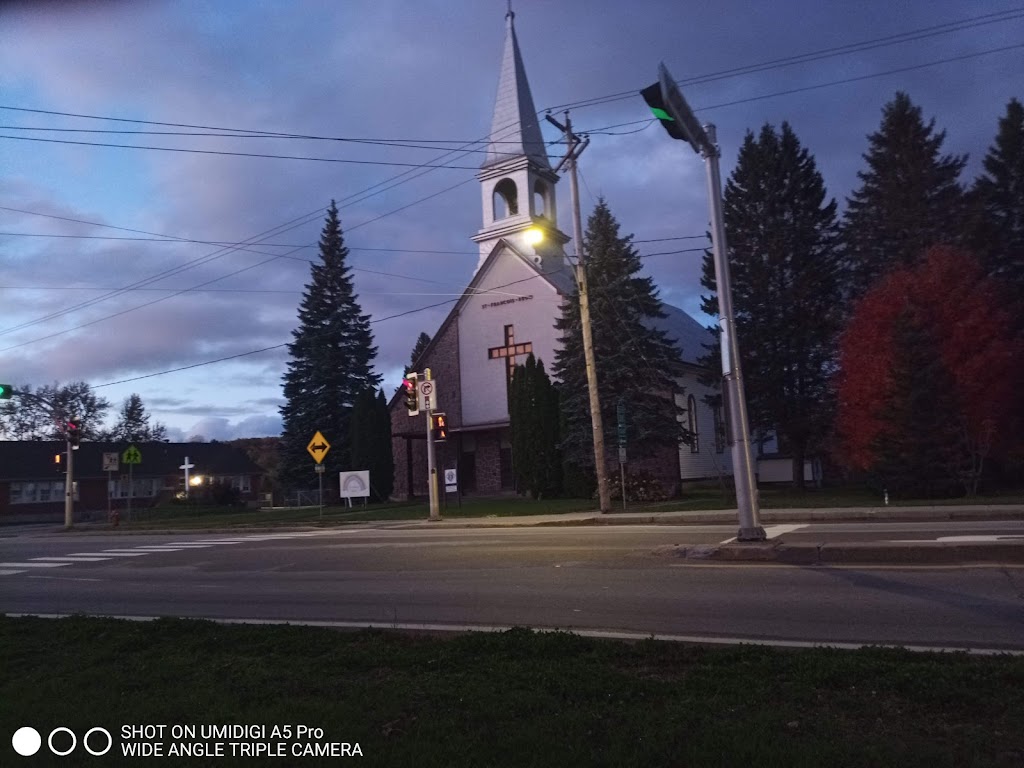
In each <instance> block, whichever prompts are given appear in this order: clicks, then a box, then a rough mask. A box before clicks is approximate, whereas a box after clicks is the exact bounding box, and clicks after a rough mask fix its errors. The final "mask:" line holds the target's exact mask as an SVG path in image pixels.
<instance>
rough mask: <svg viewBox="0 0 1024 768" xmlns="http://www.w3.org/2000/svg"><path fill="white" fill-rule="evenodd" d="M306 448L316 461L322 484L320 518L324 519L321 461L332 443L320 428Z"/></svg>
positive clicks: (317, 472)
mask: <svg viewBox="0 0 1024 768" xmlns="http://www.w3.org/2000/svg"><path fill="white" fill-rule="evenodd" d="M306 450H307V451H308V452H309V455H310V456H312V457H313V461H315V462H316V476H317V479H318V481H319V485H320V519H321V520H323V519H324V465H323V464H321V462H322V461H323V460H324V459H325V458H326V457H327V452H328V451H329V450H331V444H330V443H328V442H327V438H325V437H324V436H323V435H321V434H320V430H319V429H318V430H317V431H316V434H315V435H313V439H312V440H310V441H309V445H307V446H306Z"/></svg>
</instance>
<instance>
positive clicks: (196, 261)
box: [0, 123, 515, 352]
mask: <svg viewBox="0 0 1024 768" xmlns="http://www.w3.org/2000/svg"><path fill="white" fill-rule="evenodd" d="M514 127H515V123H510V124H509V125H507V126H504V127H502V128H501V129H499V130H497V131H492V132H491V134H489V136H490V135H495V134H501V133H503V132H504V131H506V130H509V129H511V128H514ZM485 140H486V139H481V141H485ZM456 152H457V150H450V151H448V152H446V153H444V154H443V155H441V156H440V158H438V159H443V158H444V157H448V156H449V155H453V154H456ZM416 170H418V171H419V173H418V174H415V175H414V176H413V177H412V178H417V177H418V176H420V175H423V174H425V173H429V172H430V170H431V169H430V168H428V167H423V168H418V169H416ZM410 173H412V171H405V172H403V173H402V174H398V175H397V176H395V177H393V178H392V180H394V179H400V178H401V177H402V176H405V175H408V174H410ZM408 180H411V179H406V181H408ZM472 180H473V179H472V177H470V178H468V179H465V180H464V181H461V182H458V183H457V184H454V185H452V186H450V187H446V188H445V189H442V190H440V191H438V192H435V193H433V194H431V195H427V196H426V197H423V198H420V199H418V200H415V201H413V202H412V203H409V204H407V205H404V206H401V207H399V208H396V209H394V210H391V211H388V212H387V213H384V214H381V215H380V216H377V217H375V218H373V219H369V220H368V221H364V222H360V223H359V224H356V225H354V226H352V227H349V228H348V231H352V230H353V229H358V228H359V227H361V226H365V225H366V224H370V223H372V222H374V221H378V220H379V219H382V218H384V217H386V216H390V215H392V214H394V213H398V212H399V211H402V210H405V209H407V208H410V207H412V206H413V205H417V204H418V203H421V202H424V201H425V200H429V199H431V198H433V197H437V196H438V195H440V194H443V193H445V192H447V191H449V190H451V189H454V188H456V187H458V186H461V185H462V184H466V183H468V182H469V181H472ZM388 181H390V180H386V181H385V182H382V183H388ZM399 183H404V182H399ZM374 186H380V184H377V185H374ZM392 186H395V185H392ZM369 189H373V187H369V188H368V190H369ZM381 191H384V190H378V191H377V192H374V193H373V194H379V192H381ZM356 194H357V195H359V194H362V193H356ZM350 197H354V195H353V196H350ZM364 199H366V197H365V196H364V197H361V198H359V200H356V201H353V202H352V203H349V205H351V204H354V202H360V201H362V200H364ZM322 211H323V209H322V208H319V209H317V210H316V211H314V212H312V213H310V214H307V215H306V216H303V217H299V219H293V220H292V221H291V222H287V223H286V225H281V226H279V227H276V228H274V229H272V230H267V232H264V233H261V235H256V236H253V238H249V240H253V239H255V238H257V237H262V238H263V239H266V238H267V237H272V236H275V235H277V234H282V233H283V232H286V231H289V230H290V229H294V228H295V227H298V226H302V225H303V224H306V223H309V221H311V220H312V219H311V217H314V216H319V215H321V214H322ZM30 213H31V212H30ZM42 215H46V214H42ZM294 222H298V223H294ZM268 233H269V234H268ZM145 234H154V233H145ZM264 235H265V237H263V236H264ZM303 247H305V246H303ZM233 250H236V248H235V247H234V246H231V247H229V248H226V249H221V250H220V251H217V252H214V253H213V254H209V255H208V256H204V257H199V258H197V259H193V260H192V261H191V262H187V263H186V264H185V265H183V266H181V267H178V268H175V269H172V270H165V271H164V272H163V273H160V274H159V275H156V276H154V277H152V278H148V279H146V280H142V281H137V282H136V283H133V284H132V285H130V286H127V287H126V290H127V289H130V288H134V287H138V286H140V285H148V284H150V283H152V282H156V281H157V280H159V279H162V278H163V277H170V276H172V275H175V274H178V273H180V272H182V271H185V270H187V269H191V268H192V267H193V266H198V265H199V264H204V263H207V262H209V261H212V260H214V259H217V258H220V257H222V256H224V255H226V253H230V252H232V251H233ZM296 250H298V249H296ZM293 252H294V251H293ZM279 258H290V254H289V253H284V254H277V255H274V256H272V257H271V258H269V259H265V260H263V261H261V262H259V263H257V264H254V265H251V266H249V267H244V268H242V269H239V270H235V271H234V272H231V273H229V274H227V275H222V276H220V277H218V278H215V279H213V280H208V281H206V282H204V283H200V284H199V285H198V286H194V287H196V288H199V287H203V286H206V285H209V284H211V283H214V282H217V281H219V280H223V279H226V278H228V277H233V276H235V275H238V274H241V273H242V272H247V271H248V270H250V269H254V268H256V267H259V266H263V265H264V264H268V263H270V262H271V261H274V260H276V259H279ZM291 258H294V257H291ZM353 269H355V268H353ZM362 271H367V272H373V270H362ZM379 274H386V273H379ZM397 277H402V276H397ZM423 280H424V281H425V282H433V283H438V281H434V280H428V279H425V278H423ZM438 284H441V283H438ZM186 291H187V289H186ZM186 291H180V292H178V293H174V294H171V295H170V296H163V297H161V298H159V299H154V300H153V301H150V302H146V303H144V304H140V305H137V306H135V307H131V308H129V309H126V310H122V311H120V312H115V313H113V314H111V315H106V316H104V317H102V318H98V319H96V320H92V321H90V322H87V323H82V324H79V325H77V326H73V327H71V328H66V329H64V330H62V331H58V332H56V333H52V334H49V335H47V336H41V337H38V338H35V339H30V340H29V341H26V342H22V343H20V344H16V345H13V346H10V347H5V348H3V349H0V352H5V351H8V350H11V349H16V348H18V347H22V346H26V345H28V344H33V343H36V342H38V341H45V340H47V339H51V338H54V337H56V336H61V335H64V334H65V333H70V332H71V331H75V330H79V329H81V328H84V327H86V326H89V325H94V324H96V323H98V322H102V321H104V320H109V319H111V318H114V317H119V316H121V315H124V314H126V313H128V312H133V311H135V310H137V309H143V308H144V307H148V306H151V305H153V304H157V303H160V302H162V301H166V300H167V299H170V298H174V297H175V296H177V295H180V294H181V293H185V292H186ZM122 292H123V291H120V292H114V293H112V294H108V295H105V296H100V297H97V298H95V299H91V300H89V301H86V302H82V303H80V304H78V305H76V306H74V307H71V308H67V309H64V310H61V311H59V312H56V313H51V314H50V315H47V316H46V317H43V318H37V319H36V320H32V321H28V322H26V323H22V324H21V325H19V326H15V327H12V328H8V329H5V330H3V331H0V335H3V334H5V333H8V332H11V331H15V330H20V329H21V328H25V327H28V326H30V325H35V324H38V323H39V322H44V321H46V320H50V319H54V318H55V317H59V316H61V315H64V314H68V313H70V312H73V311H75V310H76V309H81V308H85V307H88V306H91V305H92V304H96V303H98V302H100V301H104V300H105V299H107V298H110V297H112V296H115V295H119V294H120V293H122Z"/></svg>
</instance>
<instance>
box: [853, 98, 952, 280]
mask: <svg viewBox="0 0 1024 768" xmlns="http://www.w3.org/2000/svg"><path fill="white" fill-rule="evenodd" d="M945 138H946V133H945V131H939V132H936V131H935V120H934V119H932V120H931V121H930V122H929V123H927V124H925V122H924V120H923V118H922V117H921V108H920V107H916V106H914V105H913V103H911V101H910V97H909V96H907V94H905V93H902V92H898V93H897V94H896V97H895V98H894V99H893V100H892V101H891V102H889V103H888V104H886V105H885V107H884V108H883V109H882V125H881V127H880V128H879V130H878V131H877V132H875V133H873V134H871V135H870V136H869V137H868V141H869V143H870V144H869V147H868V151H867V153H866V154H865V155H864V160H865V161H866V162H867V164H868V167H867V170H865V171H860V172H858V174H857V177H858V178H859V179H860V180H861V186H860V187H859V188H858V189H857V190H855V191H854V193H853V195H852V197H850V198H849V199H848V201H847V209H846V215H845V218H844V221H843V239H844V242H845V246H846V251H847V254H846V255H847V268H848V271H849V274H848V281H849V285H848V293H849V296H850V297H851V298H854V299H856V298H859V297H860V296H861V295H863V294H864V292H865V291H866V290H867V289H868V288H869V287H870V286H871V285H872V284H873V283H875V282H876V281H877V280H878V279H879V278H880V277H882V276H883V275H885V274H886V273H888V272H890V271H892V270H893V269H896V268H899V267H904V266H911V265H913V264H916V263H917V262H918V261H919V260H920V258H921V256H922V255H923V253H924V251H925V249H926V248H927V247H928V246H930V245H934V244H951V243H956V242H958V241H959V240H960V239H962V232H961V229H962V223H961V221H962V218H963V213H964V199H963V190H962V189H961V187H960V183H959V177H960V172H961V171H962V170H963V167H964V165H965V164H966V162H967V157H966V156H955V155H941V154H940V151H941V149H942V143H943V141H944V140H945Z"/></svg>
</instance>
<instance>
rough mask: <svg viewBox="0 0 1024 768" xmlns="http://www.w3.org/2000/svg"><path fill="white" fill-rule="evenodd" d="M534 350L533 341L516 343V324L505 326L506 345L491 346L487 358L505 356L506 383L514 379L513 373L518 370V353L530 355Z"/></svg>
mask: <svg viewBox="0 0 1024 768" xmlns="http://www.w3.org/2000/svg"><path fill="white" fill-rule="evenodd" d="M531 352H533V342H532V341H527V342H525V343H522V344H516V329H515V326H514V325H506V326H505V346H503V347H491V348H490V349H488V350H487V358H488V359H489V360H497V359H499V358H505V360H506V361H507V363H506V366H505V385H506V386H508V384H509V383H510V382H511V381H512V374H513V373H515V370H516V357H517V356H518V355H528V354H530V353H531Z"/></svg>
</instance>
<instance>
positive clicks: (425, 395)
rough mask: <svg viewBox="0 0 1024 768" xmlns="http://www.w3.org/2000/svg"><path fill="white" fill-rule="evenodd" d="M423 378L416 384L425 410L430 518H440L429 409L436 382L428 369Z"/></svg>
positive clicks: (432, 423) (432, 432)
mask: <svg viewBox="0 0 1024 768" xmlns="http://www.w3.org/2000/svg"><path fill="white" fill-rule="evenodd" d="M423 373H424V375H425V377H426V378H425V380H424V381H421V382H420V383H419V385H418V390H419V396H420V399H421V400H422V401H423V402H422V405H421V406H420V408H421V410H422V409H426V411H427V485H428V489H427V491H428V495H429V498H430V519H431V520H440V519H441V512H440V510H439V509H438V495H439V494H438V488H437V461H436V460H435V456H434V450H435V449H434V429H433V427H434V421H433V419H432V418H431V411H433V409H434V406H435V405H436V404H437V382H435V381H433V380H432V379H431V378H430V369H429V368H427V369H426V370H425V371H424V372H423Z"/></svg>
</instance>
